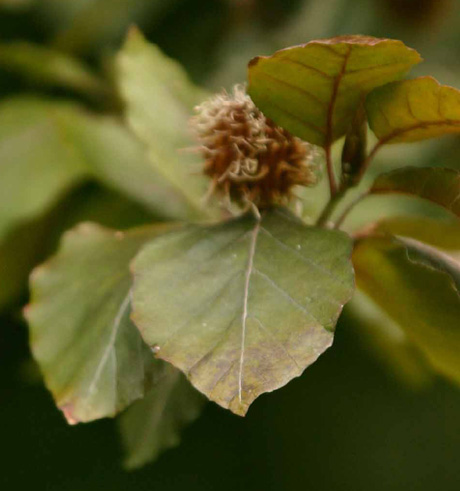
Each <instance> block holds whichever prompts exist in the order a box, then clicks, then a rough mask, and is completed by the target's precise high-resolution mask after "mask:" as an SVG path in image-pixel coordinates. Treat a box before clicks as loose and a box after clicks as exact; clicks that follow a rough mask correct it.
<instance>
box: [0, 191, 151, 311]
mask: <svg viewBox="0 0 460 491" xmlns="http://www.w3.org/2000/svg"><path fill="white" fill-rule="evenodd" d="M153 219H154V217H153V216H152V214H151V213H148V212H147V211H146V210H145V209H144V208H142V207H141V206H139V205H137V204H136V203H134V202H132V201H130V200H129V199H127V198H126V197H124V196H123V195H121V194H119V193H116V192H113V191H110V190H107V189H104V188H101V187H100V186H97V185H95V184H88V185H86V186H82V187H81V188H79V189H77V190H76V191H75V192H72V193H70V195H69V196H68V197H66V198H65V199H64V200H61V201H60V202H59V204H58V205H57V206H55V207H54V208H53V209H52V210H51V211H50V212H48V213H46V214H45V215H44V216H40V217H38V218H34V219H33V220H30V221H27V222H23V223H21V224H20V225H18V226H17V227H14V228H12V229H11V230H10V232H9V233H8V234H7V235H6V237H4V239H3V241H1V242H0V311H1V310H2V309H4V308H6V307H8V306H9V305H10V304H11V303H12V302H14V301H15V300H17V299H18V297H19V296H20V295H21V294H22V293H23V292H25V291H26V287H27V280H28V277H29V273H30V271H31V270H32V268H33V267H35V266H36V265H37V264H39V263H40V262H41V261H43V260H44V259H45V257H46V256H47V255H49V254H50V253H52V252H54V251H55V248H56V246H57V244H58V240H59V238H60V236H61V234H62V233H63V232H64V231H66V230H68V229H69V228H72V227H74V226H75V225H76V224H77V223H79V222H82V221H95V222H97V223H99V224H102V225H104V226H106V227H114V228H116V229H118V230H119V229H127V228H131V227H136V226H139V225H142V224H145V223H149V222H151V221H152V220H153Z"/></svg>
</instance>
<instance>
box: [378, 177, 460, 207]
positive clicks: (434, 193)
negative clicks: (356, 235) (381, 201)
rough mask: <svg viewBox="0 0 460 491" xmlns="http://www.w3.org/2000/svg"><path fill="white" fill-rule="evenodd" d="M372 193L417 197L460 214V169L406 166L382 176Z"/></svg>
mask: <svg viewBox="0 0 460 491" xmlns="http://www.w3.org/2000/svg"><path fill="white" fill-rule="evenodd" d="M370 192H371V193H372V194H387V193H402V194H407V195H411V196H417V197H419V198H423V199H426V200H428V201H431V202H433V203H436V204H437V205H440V206H442V207H444V208H445V209H446V210H449V211H450V212H452V213H453V214H455V215H457V216H460V172H459V171H457V170H454V169H444V168H440V167H425V168H423V167H403V168H401V169H396V170H394V171H391V172H387V173H385V174H381V175H380V176H378V177H377V179H376V180H375V181H374V184H373V185H372V187H371V190H370Z"/></svg>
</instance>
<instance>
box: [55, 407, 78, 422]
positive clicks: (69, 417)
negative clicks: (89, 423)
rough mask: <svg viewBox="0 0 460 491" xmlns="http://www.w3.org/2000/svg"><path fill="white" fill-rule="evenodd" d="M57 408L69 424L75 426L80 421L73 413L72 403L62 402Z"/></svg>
mask: <svg viewBox="0 0 460 491" xmlns="http://www.w3.org/2000/svg"><path fill="white" fill-rule="evenodd" d="M59 409H60V410H61V411H62V413H63V414H64V417H65V419H66V421H67V423H68V424H69V425H71V426H75V425H76V424H78V423H80V420H78V419H77V418H76V417H75V416H74V414H73V410H74V407H73V404H72V403H68V404H64V405H62V406H60V407H59Z"/></svg>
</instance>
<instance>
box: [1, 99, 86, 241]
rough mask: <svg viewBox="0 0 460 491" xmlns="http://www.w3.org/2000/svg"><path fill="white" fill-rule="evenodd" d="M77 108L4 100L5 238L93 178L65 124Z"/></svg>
mask: <svg viewBox="0 0 460 491" xmlns="http://www.w3.org/2000/svg"><path fill="white" fill-rule="evenodd" d="M74 108H75V106H73V105H71V104H64V103H61V104H55V105H50V104H48V103H47V102H46V101H41V100H39V99H34V98H29V97H24V98H15V99H10V100H6V101H4V102H2V103H1V104H0V113H1V114H2V118H1V121H0V174H1V176H2V177H1V179H0V240H1V239H2V238H3V237H4V236H5V234H6V233H8V231H9V230H10V229H11V228H12V227H14V226H16V225H17V224H18V223H20V222H23V221H27V220H30V219H32V218H35V217H36V216H38V215H40V214H42V213H44V212H46V211H47V210H48V209H50V208H51V207H52V206H53V205H54V204H55V203H56V202H57V201H58V199H59V198H60V197H61V196H62V195H63V194H64V193H65V192H66V191H68V190H69V189H70V188H71V187H72V186H74V185H75V184H77V183H80V182H81V181H83V180H84V179H87V178H88V176H89V173H90V171H89V169H88V167H87V165H86V161H85V159H84V158H83V156H82V155H81V154H80V153H79V152H78V151H77V149H76V148H75V147H74V146H73V145H72V142H70V141H69V140H68V139H67V135H66V132H65V129H64V126H63V121H65V120H66V119H68V118H69V117H70V115H71V114H72V113H73V111H74Z"/></svg>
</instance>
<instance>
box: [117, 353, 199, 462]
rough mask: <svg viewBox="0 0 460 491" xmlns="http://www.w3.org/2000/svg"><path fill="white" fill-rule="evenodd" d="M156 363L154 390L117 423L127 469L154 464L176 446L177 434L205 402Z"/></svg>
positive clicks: (166, 367) (178, 375)
mask: <svg viewBox="0 0 460 491" xmlns="http://www.w3.org/2000/svg"><path fill="white" fill-rule="evenodd" d="M156 363H157V364H161V366H162V369H161V371H160V373H159V375H158V378H157V380H156V381H155V385H154V387H153V388H152V389H150V390H149V392H148V393H147V394H146V396H145V397H144V398H143V399H141V400H140V401H136V402H135V403H134V404H133V405H132V406H131V407H129V408H128V409H127V411H126V412H125V413H124V414H122V415H121V416H120V419H119V427H120V433H121V437H122V441H123V446H124V448H125V461H124V464H125V466H126V467H127V468H128V469H137V468H139V467H142V466H143V465H145V464H148V463H149V462H153V461H154V460H156V459H157V458H158V456H159V455H160V453H162V452H164V451H165V450H167V449H168V448H171V447H175V446H177V445H178V444H179V438H180V437H179V435H180V430H181V429H182V428H183V427H184V426H186V425H187V424H189V423H191V422H192V421H194V420H195V419H196V418H197V417H198V415H199V414H200V411H201V409H202V407H203V405H204V402H205V399H204V397H203V396H202V395H201V394H200V393H199V392H197V391H196V390H195V389H194V388H193V387H192V386H191V385H190V383H189V382H188V381H187V380H186V379H185V377H184V376H183V375H182V373H181V372H180V371H179V370H177V369H176V368H174V367H172V366H171V365H169V364H166V363H163V362H161V361H160V360H156Z"/></svg>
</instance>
